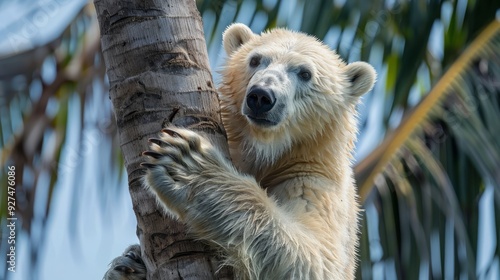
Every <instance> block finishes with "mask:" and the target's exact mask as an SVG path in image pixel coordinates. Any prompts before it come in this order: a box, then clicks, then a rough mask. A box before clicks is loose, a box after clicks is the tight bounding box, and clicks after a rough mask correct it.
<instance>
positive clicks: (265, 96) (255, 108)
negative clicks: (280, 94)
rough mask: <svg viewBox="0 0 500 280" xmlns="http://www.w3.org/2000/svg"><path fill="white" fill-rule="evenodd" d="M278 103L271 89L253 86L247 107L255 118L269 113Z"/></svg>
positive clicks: (249, 93)
mask: <svg viewBox="0 0 500 280" xmlns="http://www.w3.org/2000/svg"><path fill="white" fill-rule="evenodd" d="M274 103H276V97H274V93H273V91H272V90H270V89H265V88H262V87H257V86H253V87H252V88H250V91H249V92H248V94H247V106H248V108H250V110H252V112H253V114H254V115H255V116H259V115H260V114H262V113H266V112H269V111H270V110H271V109H272V108H273V106H274Z"/></svg>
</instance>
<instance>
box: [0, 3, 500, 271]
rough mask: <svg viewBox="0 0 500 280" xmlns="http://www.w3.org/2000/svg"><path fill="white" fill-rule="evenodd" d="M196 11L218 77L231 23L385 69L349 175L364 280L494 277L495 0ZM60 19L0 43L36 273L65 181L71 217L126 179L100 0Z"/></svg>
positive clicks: (8, 148)
mask: <svg viewBox="0 0 500 280" xmlns="http://www.w3.org/2000/svg"><path fill="white" fill-rule="evenodd" d="M45 2H47V1H45ZM48 2H50V1H48ZM52 2H55V1H52ZM83 2H84V1H83ZM55 3H59V2H55ZM197 5H198V8H199V10H200V13H201V15H202V18H203V22H204V31H205V37H206V40H207V46H208V50H209V59H210V62H211V66H212V69H213V70H214V71H213V73H214V79H215V81H216V82H217V81H218V79H219V77H218V73H217V72H216V71H215V70H217V69H220V67H221V65H222V64H223V60H224V54H223V52H222V49H221V34H222V32H223V31H224V29H225V28H226V27H227V25H229V24H230V23H232V22H243V23H245V24H247V25H249V26H250V27H251V28H252V29H253V30H254V31H255V32H257V33H258V32H261V31H262V30H265V29H267V28H273V27H288V28H290V29H294V30H301V31H304V32H307V33H309V34H313V35H315V36H317V37H318V38H320V39H322V40H323V41H324V42H325V43H326V44H328V45H330V46H331V47H332V48H334V49H336V50H337V51H338V53H339V54H340V55H341V56H342V57H343V58H344V59H345V60H346V61H349V62H350V61H356V60H364V61H367V62H369V63H371V64H372V65H373V66H374V67H375V68H376V69H377V72H378V73H379V76H378V82H377V85H376V86H375V89H374V90H373V91H372V92H371V93H369V94H367V95H366V96H365V97H364V98H363V102H362V104H361V105H360V106H359V111H360V136H359V141H358V147H357V151H356V179H357V181H358V186H359V188H360V195H361V198H362V201H363V206H364V209H365V211H364V212H363V215H362V219H361V222H362V224H363V227H362V232H361V247H360V250H359V254H360V256H361V262H360V265H359V269H358V271H357V277H358V279H372V278H373V279H430V278H432V279H441V278H445V279H457V278H460V279H476V278H478V279H499V278H500V259H499V256H500V252H499V244H500V192H499V191H500V189H499V188H500V142H499V141H498V140H497V139H500V124H499V123H498V120H499V119H500V103H499V93H500V51H499V50H500V24H499V22H498V21H499V20H500V10H499V9H500V2H499V1H497V0H480V1H477V0H476V1H474V0H469V1H468V0H457V1H446V0H440V1H438V0H428V1H422V0H400V1H398V0H376V1H363V0H352V1H345V0H335V1H332V0H328V1H326V0H325V1H321V0H312V1H305V0H290V1H282V0H263V1H259V0H244V1H199V0H198V1H197ZM0 7H1V6H0ZM42 7H43V6H42ZM35 12H36V11H35ZM47 14H48V15H50V14H49V13H48V12H47ZM52 16H53V17H57V15H56V14H53V15H52ZM27 17H29V15H28V16H27ZM32 19H33V20H35V18H34V15H32ZM35 23H36V21H35ZM63 29H64V31H62V32H60V33H59V35H57V36H55V37H54V38H53V39H51V40H46V42H43V43H40V44H37V45H32V46H28V47H23V48H21V47H20V46H21V45H22V43H23V42H24V41H28V40H27V39H26V38H25V37H22V36H21V37H19V36H18V37H16V36H15V35H13V36H10V37H9V43H10V47H11V48H10V52H3V53H0V108H1V109H0V117H1V121H0V147H1V150H0V160H1V164H2V169H3V170H6V169H5V166H7V165H15V166H16V170H17V172H18V173H17V176H18V178H20V180H19V181H18V189H17V206H18V215H19V216H20V218H21V220H22V228H18V230H19V231H20V232H22V233H23V234H24V235H25V236H28V238H26V242H24V243H23V244H22V246H24V247H25V248H29V249H28V250H27V251H28V252H29V260H30V266H31V268H32V269H33V271H34V273H32V274H31V275H36V269H37V263H38V256H39V253H40V247H41V244H43V242H44V240H46V235H45V234H46V221H47V219H48V217H50V215H53V213H54V211H53V210H52V208H53V206H52V205H54V203H56V202H53V201H52V198H53V194H54V193H55V192H56V191H57V188H58V187H60V186H61V185H62V184H61V183H60V182H61V180H63V179H62V178H64V180H65V182H67V183H66V187H67V186H68V185H69V186H70V187H71V192H72V203H71V205H72V207H70V209H66V210H67V211H68V212H69V215H70V216H71V217H77V216H78V213H77V212H78V211H81V210H78V209H80V208H78V206H77V205H81V204H85V203H87V202H86V201H85V200H82V199H81V198H82V194H83V192H85V190H86V188H89V185H97V186H98V189H99V196H98V199H99V203H100V205H104V206H105V205H110V204H112V203H113V198H114V193H116V192H117V191H118V189H119V188H123V187H124V186H125V185H126V184H125V182H126V180H124V179H123V178H124V176H123V173H124V171H123V163H122V158H121V155H120V151H119V143H118V141H117V139H116V132H115V123H114V119H113V113H112V108H111V104H110V102H109V100H108V96H107V87H108V84H107V80H106V75H105V68H104V65H103V62H102V57H101V54H100V45H99V34H98V28H97V22H96V18H95V11H94V10H93V6H92V3H88V4H85V3H83V4H82V8H81V9H79V12H78V13H77V14H76V16H75V17H74V19H73V20H71V21H69V23H67V26H66V27H65V28H61V30H63ZM21 35H22V33H21ZM0 51H1V50H0ZM5 174H6V173H5V172H2V173H1V175H0V182H1V183H0V184H2V186H4V185H5V182H6V181H7V180H6V177H5V176H6V175H5ZM90 178H91V179H90ZM20 182H22V183H20ZM68 182H69V183H68ZM6 192H7V190H6V187H2V188H1V197H2V199H1V201H0V206H1V208H0V209H1V212H0V213H1V216H2V217H1V223H2V228H3V227H4V225H3V223H5V215H6V212H5V209H6V205H5V204H6V199H4V198H5V197H6ZM104 206H103V209H106V208H105V207H104ZM103 211H105V210H103ZM130 211H132V209H130ZM109 218H110V219H112V217H109ZM68 221H70V224H71V223H75V219H68ZM71 228H74V227H71V225H70V231H71ZM72 234H76V235H77V234H79V233H78V230H74V232H72ZM80 234H81V233H80ZM103 234H106V233H103ZM82 246H87V245H86V244H83V245H82ZM0 248H2V250H3V251H2V252H4V250H5V242H2V245H1V247H0ZM3 271H5V270H3ZM5 275H7V274H5ZM101 275H102V274H101ZM33 277H34V279H37V277H36V276H33ZM54 277H55V278H51V279H65V278H57V276H54ZM30 279H31V278H30Z"/></svg>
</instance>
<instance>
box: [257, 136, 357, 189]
mask: <svg viewBox="0 0 500 280" xmlns="http://www.w3.org/2000/svg"><path fill="white" fill-rule="evenodd" d="M331 135H332V134H330V136H324V138H336V137H332V136H331ZM318 140H320V141H317V142H316V143H313V144H310V145H299V146H294V147H293V150H292V151H290V152H286V153H285V154H283V155H282V156H281V157H280V158H279V159H278V160H277V161H276V162H275V163H273V164H271V165H267V166H266V168H265V169H260V170H255V173H254V174H252V175H253V176H255V178H256V179H257V181H258V182H260V185H261V186H262V187H263V188H266V189H268V188H270V187H271V186H278V185H280V184H282V183H285V182H286V181H289V180H295V179H297V178H303V179H305V178H308V177H309V178H318V177H321V178H324V179H326V180H329V181H332V182H334V184H335V185H344V184H345V183H346V179H348V180H349V181H350V178H351V177H352V169H351V166H350V164H351V159H352V156H351V152H350V151H351V149H350V147H351V146H352V144H350V143H348V140H347V139H342V140H340V139H318ZM350 142H354V139H352V140H350Z"/></svg>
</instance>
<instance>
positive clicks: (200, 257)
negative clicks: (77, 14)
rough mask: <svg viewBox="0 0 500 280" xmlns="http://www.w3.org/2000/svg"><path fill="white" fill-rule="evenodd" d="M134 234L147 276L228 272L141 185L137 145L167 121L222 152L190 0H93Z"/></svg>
mask: <svg viewBox="0 0 500 280" xmlns="http://www.w3.org/2000/svg"><path fill="white" fill-rule="evenodd" d="M94 4H95V7H96V10H97V14H98V19H99V25H100V30H101V44H102V51H103V55H104V59H105V64H106V67H107V74H108V78H109V82H110V98H111V101H112V103H113V107H114V110H115V115H116V120H117V124H118V131H119V137H120V143H121V149H122V152H123V156H124V159H125V165H126V168H127V172H128V179H129V187H130V195H131V197H132V203H133V205H134V211H135V213H136V217H137V235H138V237H139V240H140V243H141V248H142V255H143V258H144V262H145V264H146V267H147V269H148V279H231V278H232V274H231V272H230V271H229V270H228V269H227V268H224V269H222V270H221V271H219V272H218V273H217V274H216V273H215V272H216V270H217V269H218V265H219V262H218V259H217V257H216V256H215V253H214V252H213V251H212V250H211V249H210V248H209V247H208V246H206V245H205V244H204V243H202V242H196V241H194V240H192V239H191V238H190V236H189V235H187V234H186V232H185V227H184V226H183V225H182V224H180V223H178V222H176V221H173V220H171V219H170V218H168V217H165V216H164V215H163V214H162V212H161V211H159V208H158V207H157V204H156V202H155V200H154V198H153V197H152V195H151V194H149V192H147V191H145V190H144V189H143V187H142V185H141V182H140V178H141V175H142V174H143V173H144V170H143V169H142V168H141V167H140V163H141V162H143V158H142V156H141V152H142V151H145V150H146V149H147V139H148V138H150V137H155V136H156V135H157V134H158V132H159V131H160V130H161V128H162V127H164V126H165V125H166V124H168V123H174V124H175V125H178V126H184V127H190V128H193V129H195V130H202V131H205V132H206V133H207V134H208V135H209V137H211V140H212V141H213V143H215V145H218V146H219V147H220V148H221V149H223V150H225V151H227V146H226V140H225V137H224V133H223V131H224V130H223V128H222V124H221V120H220V117H219V107H218V100H217V94H216V89H215V87H214V85H213V82H212V77H211V73H210V67H209V63H208V58H207V51H206V44H205V39H204V37H203V27H202V22H201V17H200V16H199V13H198V11H197V9H196V6H195V1H193V0H175V1H174V0H171V1H163V0H148V1H139V0H128V1H126V0H107V1H104V0H95V2H94Z"/></svg>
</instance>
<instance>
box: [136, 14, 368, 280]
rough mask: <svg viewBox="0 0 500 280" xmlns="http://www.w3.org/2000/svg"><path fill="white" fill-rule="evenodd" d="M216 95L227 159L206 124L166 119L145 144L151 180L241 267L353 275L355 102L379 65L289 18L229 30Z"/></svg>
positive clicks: (292, 274) (270, 274)
mask: <svg viewBox="0 0 500 280" xmlns="http://www.w3.org/2000/svg"><path fill="white" fill-rule="evenodd" d="M223 46H224V49H225V51H226V53H227V56H228V58H227V63H226V66H225V67H224V69H223V70H222V86H221V87H220V93H219V94H220V96H219V98H220V105H221V115H222V120H223V124H224V128H225V130H226V133H227V138H228V144H229V148H230V157H231V161H230V160H228V159H226V158H225V157H224V156H223V154H222V153H221V152H220V151H219V150H217V148H215V147H214V146H212V144H211V143H210V142H209V141H208V140H207V139H206V138H205V137H204V136H203V135H201V134H199V133H197V132H194V131H191V130H188V129H184V128H177V127H173V126H170V127H167V128H165V129H163V130H162V132H161V133H160V135H159V137H158V138H155V139H150V142H151V145H150V151H147V152H144V155H145V156H146V162H145V163H143V166H144V167H145V168H146V169H147V172H146V175H145V176H144V184H145V185H146V186H147V188H148V189H149V190H150V191H152V192H153V193H154V194H155V195H156V197H157V199H158V201H159V203H160V204H161V205H163V206H164V207H165V209H166V210H167V211H168V212H169V213H171V214H172V215H174V216H175V217H178V218H179V219H180V220H181V221H183V222H185V223H186V224H187V225H188V227H189V228H190V230H191V232H192V234H194V235H195V236H197V237H198V238H200V239H203V240H207V241H209V242H212V243H213V244H215V245H217V246H219V247H221V248H222V249H223V250H224V251H225V254H226V255H227V263H228V264H229V265H232V266H233V267H234V269H235V272H236V273H237V275H238V278H239V279H353V278H354V272H355V267H356V250H357V244H358V237H357V234H358V212H359V205H358V202H357V196H356V188H355V184H354V180H353V171H352V167H351V163H352V159H353V157H352V151H353V148H354V142H355V140H356V133H357V128H356V104H357V103H358V100H359V97H360V96H361V95H363V94H364V93H366V92H368V91H369V90H371V88H372V87H373V84H374V82H375V77H376V74H375V71H374V69H373V67H371V66H370V65H369V64H367V63H364V62H353V63H351V64H346V63H344V62H343V61H342V59H341V58H340V57H339V56H338V55H337V54H336V53H335V52H334V51H332V50H330V49H329V48H328V47H327V46H326V45H324V44H323V43H321V42H320V41H318V40H317V39H315V38H314V37H312V36H308V35H306V34H303V33H299V32H293V31H289V30H285V29H274V30H271V31H268V32H264V33H262V34H261V35H257V34H254V33H253V32H252V31H251V30H250V29H249V28H248V27H247V26H245V25H243V24H233V25H231V26H230V27H229V28H228V29H227V30H226V31H225V32H224V35H223Z"/></svg>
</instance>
